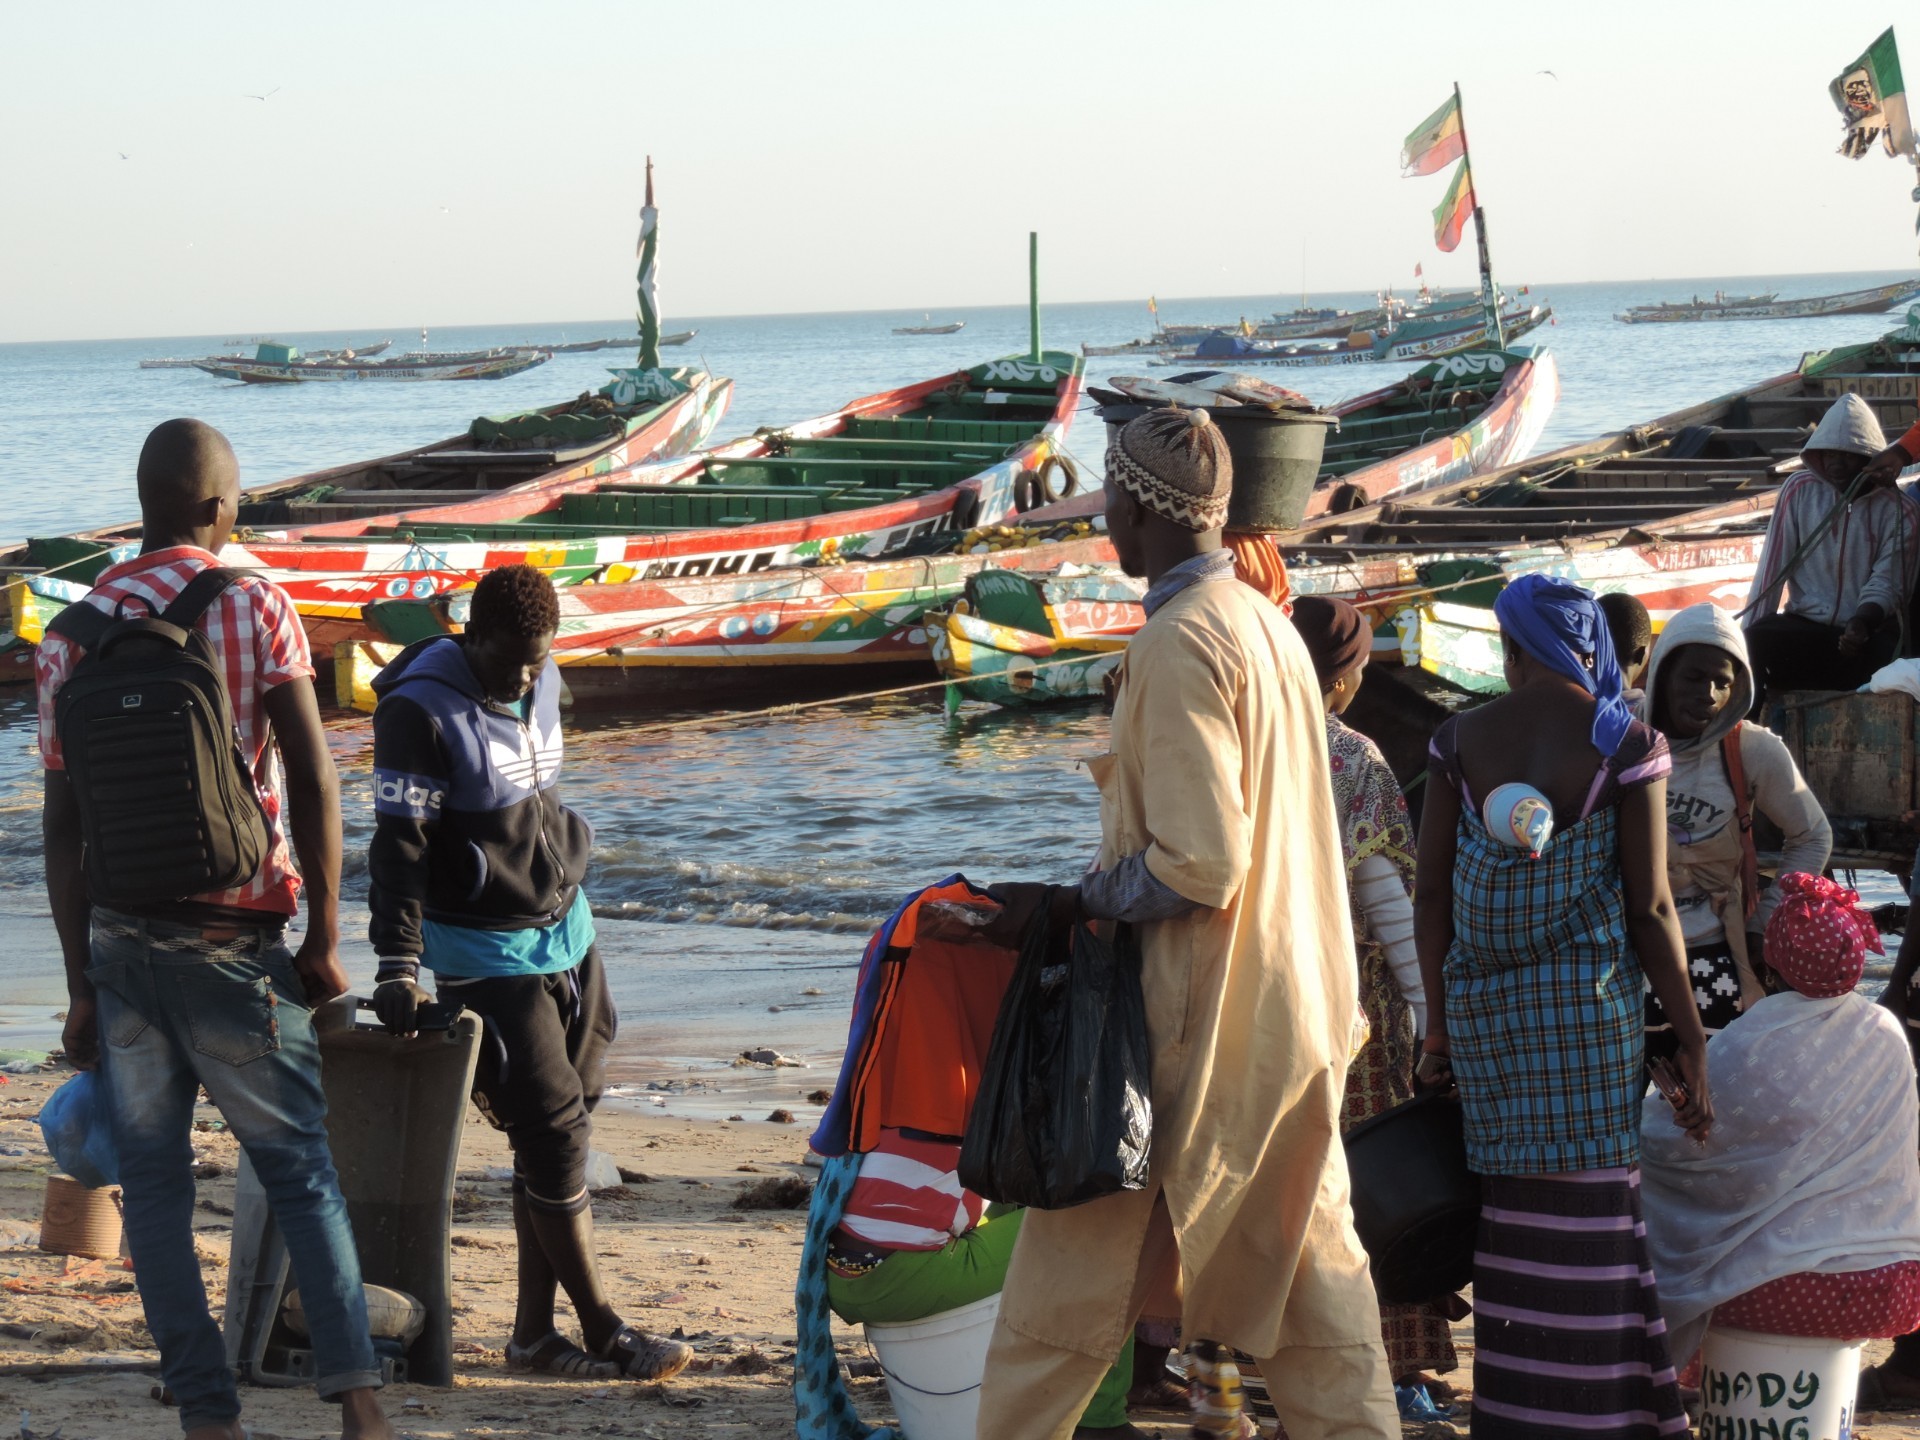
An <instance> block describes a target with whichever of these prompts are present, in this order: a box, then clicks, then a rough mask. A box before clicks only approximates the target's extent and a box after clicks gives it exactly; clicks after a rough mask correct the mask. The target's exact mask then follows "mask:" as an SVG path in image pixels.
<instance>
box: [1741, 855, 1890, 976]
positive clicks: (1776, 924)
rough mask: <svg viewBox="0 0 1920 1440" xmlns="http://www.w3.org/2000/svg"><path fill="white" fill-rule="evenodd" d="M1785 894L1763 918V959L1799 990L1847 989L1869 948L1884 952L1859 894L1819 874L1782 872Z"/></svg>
mask: <svg viewBox="0 0 1920 1440" xmlns="http://www.w3.org/2000/svg"><path fill="white" fill-rule="evenodd" d="M1779 889H1780V892H1781V893H1782V894H1783V895H1784V896H1785V897H1786V898H1785V899H1783V900H1782V901H1781V902H1780V907H1779V908H1778V909H1777V910H1775V911H1774V912H1773V918H1772V919H1771V920H1769V921H1767V964H1768V965H1769V966H1771V967H1772V968H1773V970H1774V972H1775V973H1776V974H1778V975H1779V976H1780V978H1781V979H1782V980H1784V981H1786V982H1787V984H1789V985H1791V986H1792V987H1793V988H1794V989H1796V990H1798V991H1799V992H1800V993H1801V994H1802V995H1811V996H1813V997H1814V998H1816V999H1822V998H1827V997H1831V996H1834V995H1845V994H1847V993H1848V992H1849V991H1851V990H1852V989H1853V987H1854V986H1856V985H1858V984H1859V983H1860V975H1861V972H1862V971H1864V970H1865V969H1866V966H1867V951H1868V950H1872V951H1873V952H1874V953H1875V954H1876V955H1884V954H1886V951H1885V950H1884V949H1882V948H1881V945H1880V930H1879V927H1878V926H1876V925H1875V924H1874V923H1873V917H1872V916H1870V915H1869V914H1867V912H1866V911H1864V910H1862V909H1861V908H1860V897H1859V895H1858V894H1856V893H1855V892H1854V891H1852V890H1849V889H1847V888H1846V886H1844V885H1837V884H1835V883H1834V882H1833V881H1831V880H1829V879H1827V878H1826V877H1825V876H1823V875H1805V874H1801V873H1799V872H1795V873H1794V874H1791V875H1782V876H1781V877H1780V881H1779Z"/></svg>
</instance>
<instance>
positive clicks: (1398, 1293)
mask: <svg viewBox="0 0 1920 1440" xmlns="http://www.w3.org/2000/svg"><path fill="white" fill-rule="evenodd" d="M1346 1146H1347V1170H1348V1172H1349V1174H1350V1175H1351V1176H1352V1180H1353V1228H1354V1229H1355V1230H1356V1231H1358V1232H1359V1235H1360V1243H1361V1244H1362V1245H1363V1246H1365V1247H1366V1251H1367V1259H1368V1261H1369V1264H1370V1268H1371V1269H1372V1271H1373V1288H1374V1289H1375V1291H1377V1292H1378V1294H1379V1296H1380V1299H1381V1301H1382V1303H1384V1304H1389V1305H1396V1304H1413V1303H1416V1302H1418V1301H1421V1300H1431V1299H1433V1298H1434V1297H1435V1296H1436V1295H1445V1294H1449V1293H1451V1292H1452V1291H1455V1290H1458V1289H1461V1288H1462V1287H1463V1286H1465V1285H1466V1284H1467V1283H1468V1282H1469V1281H1471V1280H1472V1279H1473V1247H1474V1241H1475V1237H1476V1236H1477V1234H1478V1232H1479V1226H1480V1181H1479V1178H1478V1177H1477V1176H1475V1175H1474V1174H1473V1172H1472V1171H1470V1170H1468V1169H1467V1140H1466V1122H1465V1119H1464V1117H1463V1116H1462V1114H1461V1111H1460V1105H1459V1102H1457V1101H1454V1100H1448V1099H1445V1098H1443V1097H1441V1096H1439V1095H1422V1096H1419V1097H1417V1098H1415V1099H1413V1100H1409V1101H1407V1102H1406V1103H1405V1104H1404V1105H1396V1106H1394V1107H1393V1109H1391V1110H1389V1111H1387V1112H1386V1113H1385V1114H1384V1115H1376V1116H1374V1117H1373V1119H1371V1120H1368V1121H1365V1122H1364V1123H1362V1124H1359V1125H1356V1126H1354V1127H1353V1129H1352V1130H1350V1131H1348V1132H1347V1137H1346Z"/></svg>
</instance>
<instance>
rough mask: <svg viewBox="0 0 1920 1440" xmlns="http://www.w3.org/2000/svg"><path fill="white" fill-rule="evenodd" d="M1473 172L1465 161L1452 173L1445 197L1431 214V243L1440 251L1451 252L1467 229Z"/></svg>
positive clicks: (1471, 207)
mask: <svg viewBox="0 0 1920 1440" xmlns="http://www.w3.org/2000/svg"><path fill="white" fill-rule="evenodd" d="M1473 203H1474V202H1473V170H1472V168H1471V167H1470V166H1469V165H1468V163H1467V162H1466V161H1465V160H1462V161H1461V162H1460V168H1459V169H1458V170H1455V171H1454V172H1453V179H1452V180H1451V181H1449V182H1448V184H1447V195H1446V198H1445V199H1444V200H1442V201H1441V202H1440V203H1439V205H1438V206H1436V207H1435V208H1434V212H1433V243H1434V244H1435V245H1438V246H1439V247H1440V248H1441V249H1442V250H1451V249H1453V247H1454V246H1456V245H1458V244H1459V243H1460V233H1461V231H1463V230H1465V229H1466V228H1467V219H1468V217H1469V216H1471V215H1472V214H1473Z"/></svg>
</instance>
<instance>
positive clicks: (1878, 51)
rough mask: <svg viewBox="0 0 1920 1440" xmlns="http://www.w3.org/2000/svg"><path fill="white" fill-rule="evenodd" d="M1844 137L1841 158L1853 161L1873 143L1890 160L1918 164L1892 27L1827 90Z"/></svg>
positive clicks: (1870, 147)
mask: <svg viewBox="0 0 1920 1440" xmlns="http://www.w3.org/2000/svg"><path fill="white" fill-rule="evenodd" d="M1827 91H1828V93H1829V94H1831V95H1832V96H1833V103H1834V104H1835V105H1836V106H1838V107H1839V109H1840V118H1841V121H1842V123H1844V124H1845V125H1846V127H1847V138H1846V139H1845V140H1843V141H1841V143H1840V153H1841V154H1842V155H1844V156H1846V157H1847V158H1848V159H1849V160H1858V159H1859V158H1860V157H1861V156H1862V155H1865V154H1866V153H1867V151H1869V150H1871V149H1872V148H1873V142H1874V141H1875V140H1878V141H1879V142H1880V143H1881V144H1882V145H1884V146H1885V147H1886V150H1887V154H1889V155H1905V156H1907V157H1909V158H1911V159H1914V160H1915V162H1916V163H1920V155H1916V154H1915V151H1914V144H1913V123H1912V121H1911V120H1910V119H1909V118H1908V116H1907V87H1906V83H1905V82H1904V81H1903V80H1902V79H1901V78H1900V52H1899V50H1898V49H1897V48H1896V47H1895V46H1894V43H1893V27H1892V26H1891V25H1889V26H1888V27H1887V30H1886V33H1885V34H1883V35H1882V36H1881V37H1880V38H1879V39H1878V40H1876V41H1874V42H1873V44H1872V45H1871V46H1870V47H1868V49H1867V53H1866V54H1864V55H1862V56H1861V57H1860V58H1859V59H1858V60H1856V61H1854V62H1853V64H1851V65H1849V66H1848V67H1847V68H1846V69H1845V70H1843V71H1841V72H1840V74H1839V75H1838V76H1836V77H1835V79H1834V82H1833V83H1832V84H1831V85H1829V86H1828V87H1827Z"/></svg>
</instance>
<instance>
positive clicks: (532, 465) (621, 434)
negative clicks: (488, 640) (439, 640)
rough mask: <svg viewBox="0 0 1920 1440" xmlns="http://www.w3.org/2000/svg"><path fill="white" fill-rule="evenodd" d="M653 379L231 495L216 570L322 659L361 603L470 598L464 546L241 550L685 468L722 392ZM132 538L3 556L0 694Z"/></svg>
mask: <svg viewBox="0 0 1920 1440" xmlns="http://www.w3.org/2000/svg"><path fill="white" fill-rule="evenodd" d="M660 373H661V374H662V375H663V376H664V380H663V381H662V382H656V383H657V386H658V390H659V391H666V390H671V391H672V392H673V393H672V394H670V395H668V396H667V397H666V398H657V395H656V394H653V393H649V394H642V393H640V391H639V389H638V388H637V387H636V386H635V385H634V384H633V382H632V381H631V380H628V381H625V382H624V383H625V386H626V388H625V389H624V390H623V389H622V385H623V381H622V379H620V378H616V379H615V380H614V381H613V382H612V383H610V384H609V385H608V386H606V387H605V388H604V389H603V390H602V391H599V392H590V393H589V394H587V395H583V396H582V397H580V398H579V399H577V400H572V401H568V402H566V403H565V404H561V405H553V406H549V407H547V408H546V409H544V410H536V411H527V412H523V413H520V414H514V415H503V416H483V417H481V418H480V419H478V420H475V421H474V423H473V424H472V425H471V426H469V427H468V428H467V430H466V431H464V432H462V433H461V434H459V435H455V436H452V437H450V438H448V439H445V440H440V441H436V442H435V443H434V444H431V445H423V446H420V447H418V448H416V449H413V450H406V451H402V452H401V453H399V454H397V455H387V456H383V457H382V458H380V459H377V460H364V461H357V462H354V463H352V464H348V465H337V466H332V467H329V468H328V469H325V470H314V471H309V472H307V473H306V474H303V475H296V476H293V477H292V478H290V479H285V480H275V481H270V482H269V483H267V484H265V485H258V486H254V487H253V488H251V489H249V490H246V491H244V492H242V496H241V504H240V510H239V518H238V521H237V527H238V528H237V529H236V532H235V533H236V539H235V541H234V542H233V543H230V544H229V545H228V546H227V547H226V548H225V550H224V551H223V553H222V558H223V559H225V560H226V561H227V562H228V563H229V564H232V565H235V566H239V567H241V568H246V569H254V570H259V571H261V572H262V573H265V574H266V575H267V576H268V577H269V578H271V579H273V580H274V581H276V582H277V583H279V584H281V585H282V586H283V587H285V588H286V589H287V590H288V592H289V594H290V595H291V596H292V597H293V600H294V604H295V606H296V607H297V608H298V609H299V610H300V612H301V616H302V619H303V620H304V621H305V623H306V625H307V628H308V632H309V637H310V638H311V639H312V640H313V642H314V643H315V645H316V646H317V647H323V651H322V653H325V652H326V651H327V650H330V649H331V646H332V645H333V644H334V643H335V642H336V641H337V640H340V639H345V638H351V637H352V636H354V635H359V634H363V633H364V631H363V630H362V628H361V622H360V607H361V606H362V605H364V604H365V603H367V602H368V601H369V600H374V599H382V598H394V597H396V596H399V595H413V596H417V597H422V598H424V597H425V596H428V595H434V594H439V593H441V592H442V591H445V590H448V589H452V588H457V587H460V586H464V585H471V584H472V583H473V581H474V579H475V578H477V576H478V575H479V574H481V573H483V572H484V570H485V569H486V568H487V566H486V564H485V552H484V548H479V549H476V548H475V547H467V550H466V552H464V553H461V554H457V555H454V556H452V557H451V558H449V557H448V556H447V555H446V554H444V553H441V554H435V553H429V552H427V551H424V550H421V549H418V548H407V547H399V548H398V549H397V551H396V552H395V553H393V554H390V555H389V556H388V557H386V563H384V564H383V565H369V564H367V563H365V562H366V557H365V556H364V555H355V556H354V557H353V558H352V561H351V563H347V562H342V563H341V565H339V566H338V567H335V568H329V567H328V566H327V565H326V564H325V563H324V560H325V557H324V555H321V554H320V552H318V551H317V550H316V551H315V552H314V553H313V554H311V555H309V554H302V555H301V557H300V558H301V560H302V561H303V562H310V561H312V560H314V559H316V558H318V559H320V560H321V561H322V562H323V563H321V564H312V563H302V564H298V565H281V564H276V563H274V562H273V560H271V559H270V558H269V559H263V558H262V557H260V556H258V555H255V554H254V553H253V552H252V551H251V550H250V549H249V548H248V542H249V540H250V539H251V537H252V536H253V535H254V533H255V532H256V529H258V530H260V531H267V532H271V527H275V526H284V525H287V524H288V523H289V522H296V521H298V520H300V519H302V518H311V517H313V516H315V515H324V516H328V517H332V516H337V515H340V514H343V513H357V512H370V513H374V514H377V515H380V516H382V517H384V518H387V519H390V520H397V519H398V518H399V513H404V507H419V506H427V505H435V504H440V505H444V504H445V503H447V502H449V501H459V500H470V499H474V498H476V497H479V496H482V495H497V494H501V493H506V492H517V491H518V490H521V489H525V490H537V489H539V488H541V487H543V486H547V485H554V484H566V483H568V482H572V481H580V480H591V479H592V478H593V477H596V476H601V475H605V474H608V473H610V472H613V471H617V470H625V469H627V468H628V467H630V466H632V465H635V464H637V463H640V462H643V461H647V460H654V459H659V458H662V457H666V456H676V455H684V454H686V453H688V452H689V451H691V450H693V449H695V448H696V447H697V446H699V445H700V444H701V443H702V442H703V441H704V440H705V439H706V438H707V436H708V435H709V434H711V433H712V431H713V428H714V426H715V425H716V424H718V423H719V420H720V417H721V416H722V415H724V414H725V413H726V409H727V406H728V404H729V402H730V401H731V400H732V398H733V382H732V381H731V380H725V379H715V378H714V377H712V376H710V375H708V374H706V372H704V371H702V370H697V369H690V368H679V369H674V370H669V371H664V372H660ZM396 512H399V513H396ZM138 535H139V524H138V522H137V521H127V522H124V523H121V524H118V525H109V526H103V527H100V528H97V529H92V530H86V531H81V532H78V533H76V534H72V535H63V536H52V537H39V538H35V539H31V540H28V541H27V542H26V543H25V544H23V545H18V546H15V547H13V548H12V549H9V550H5V551H0V577H4V582H5V583H6V584H7V587H8V603H9V606H10V608H11V610H12V613H13V619H14V628H13V631H12V634H11V636H10V637H4V638H0V683H4V681H5V680H6V679H8V678H16V679H17V678H20V677H19V676H17V675H12V674H11V672H8V671H7V670H6V667H5V663H4V660H5V655H6V654H8V653H10V648H9V647H11V648H18V647H20V646H31V645H32V644H33V643H34V642H37V640H38V639H39V631H40V629H41V628H42V627H43V626H44V624H45V622H46V621H47V620H50V619H51V618H52V617H53V616H54V615H56V614H58V613H59V610H60V609H61V608H62V607H64V605H65V604H67V603H68V602H69V601H70V600H71V599H75V598H78V593H84V592H85V591H86V590H87V589H88V588H89V587H90V586H91V585H92V584H93V581H94V579H95V577H96V576H98V575H99V573H100V572H101V571H102V570H104V569H105V568H106V567H107V566H108V565H110V564H112V563H114V562H115V560H116V559H117V558H124V556H125V555H129V554H132V553H133V552H134V550H136V549H137V548H138V542H137V536H138ZM462 562H465V563H462ZM601 563H602V562H600V561H599V560H597V559H595V560H593V561H591V563H589V562H588V561H586V560H577V561H569V560H567V559H566V558H565V557H564V556H563V557H561V558H560V559H558V560H557V561H556V563H555V564H554V565H553V566H549V567H548V568H549V569H550V570H552V571H554V572H555V573H556V576H557V578H559V579H562V580H565V579H567V578H569V577H570V576H571V577H575V578H577V577H579V576H584V575H586V574H590V573H593V572H595V571H596V570H598V568H599V566H600V564H601ZM76 590H77V592H78V593H74V592H75V591H76ZM28 668H29V671H30V668H31V667H30V666H29V667H28ZM26 678H28V679H31V674H30V673H29V674H28V675H27V676H26Z"/></svg>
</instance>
